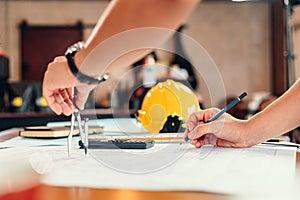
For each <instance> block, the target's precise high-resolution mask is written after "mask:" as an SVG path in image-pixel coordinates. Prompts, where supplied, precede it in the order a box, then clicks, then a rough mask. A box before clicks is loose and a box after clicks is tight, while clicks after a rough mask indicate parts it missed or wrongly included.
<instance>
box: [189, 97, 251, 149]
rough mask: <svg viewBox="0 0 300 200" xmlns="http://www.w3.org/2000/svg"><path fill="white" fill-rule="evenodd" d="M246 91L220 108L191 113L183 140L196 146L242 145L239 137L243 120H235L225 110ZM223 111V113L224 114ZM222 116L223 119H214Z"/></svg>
mask: <svg viewBox="0 0 300 200" xmlns="http://www.w3.org/2000/svg"><path fill="white" fill-rule="evenodd" d="M246 95H247V93H246V92H244V93H243V94H241V95H240V96H239V97H237V98H236V99H234V100H233V101H232V102H231V103H230V104H228V105H227V106H226V107H225V108H223V109H222V110H218V109H207V110H202V111H199V112H196V113H193V114H192V115H191V116H190V117H189V119H188V121H187V126H188V128H187V130H186V132H185V140H186V141H189V139H190V138H191V143H192V144H193V145H195V146H196V147H200V146H202V145H204V144H213V145H216V146H226V147H244V146H245V145H246V143H245V141H243V138H244V137H241V134H242V130H243V126H244V123H243V122H244V121H243V120H237V119H235V118H234V117H232V116H231V115H229V114H227V113H226V112H227V111H228V110H229V109H231V108H232V107H233V106H235V105H236V104H237V103H238V102H240V101H241V100H242V99H243V98H244V97H245V96H246ZM224 113H225V114H224ZM220 116H222V117H223V118H224V119H225V120H216V119H218V118H219V117H220Z"/></svg>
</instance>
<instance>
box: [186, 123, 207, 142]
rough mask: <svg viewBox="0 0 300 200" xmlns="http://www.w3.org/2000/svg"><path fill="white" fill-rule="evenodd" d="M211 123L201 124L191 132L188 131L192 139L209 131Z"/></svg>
mask: <svg viewBox="0 0 300 200" xmlns="http://www.w3.org/2000/svg"><path fill="white" fill-rule="evenodd" d="M209 127H210V124H199V125H198V126H197V127H195V128H194V130H192V131H191V132H189V133H188V137H189V138H190V139H192V140H193V139H197V138H200V137H202V136H203V135H206V134H207V133H208V130H209Z"/></svg>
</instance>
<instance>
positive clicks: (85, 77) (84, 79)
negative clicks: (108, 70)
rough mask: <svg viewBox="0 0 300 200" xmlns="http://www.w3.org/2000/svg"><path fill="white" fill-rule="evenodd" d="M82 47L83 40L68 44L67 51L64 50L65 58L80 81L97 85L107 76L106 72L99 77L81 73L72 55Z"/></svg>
mask: <svg viewBox="0 0 300 200" xmlns="http://www.w3.org/2000/svg"><path fill="white" fill-rule="evenodd" d="M83 48H84V42H82V41H81V42H77V43H75V44H73V45H72V46H70V47H69V48H68V49H67V51H66V52H65V57H66V58H67V61H68V65H69V68H70V70H71V72H72V73H73V74H74V76H75V77H76V78H77V80H79V82H81V83H86V84H88V85H97V84H99V83H101V82H103V81H105V80H106V79H107V78H108V74H104V75H103V76H101V77H98V78H95V77H92V76H88V75H86V74H83V73H81V72H80V71H79V70H78V68H77V66H76V64H75V62H74V55H75V54H76V53H77V52H78V51H80V50H81V49H83Z"/></svg>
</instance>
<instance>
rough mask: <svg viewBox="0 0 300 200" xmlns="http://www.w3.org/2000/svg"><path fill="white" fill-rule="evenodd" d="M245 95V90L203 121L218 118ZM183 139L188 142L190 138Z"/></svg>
mask: <svg viewBox="0 0 300 200" xmlns="http://www.w3.org/2000/svg"><path fill="white" fill-rule="evenodd" d="M245 96H247V92H243V94H241V95H240V96H238V97H237V98H235V99H234V100H233V101H232V102H231V103H230V104H228V105H227V106H225V107H224V108H223V109H222V110H220V112H218V113H217V114H216V115H214V116H213V117H212V118H210V119H209V120H208V121H206V122H205V123H209V122H212V121H215V120H216V119H218V118H219V117H220V116H221V115H223V114H224V113H225V112H227V111H228V110H229V109H231V108H232V107H233V106H235V105H236V104H237V103H238V102H240V101H241V100H242V99H243V98H244V97H245ZM184 140H185V141H186V142H188V141H189V140H190V139H189V138H188V137H186V138H184Z"/></svg>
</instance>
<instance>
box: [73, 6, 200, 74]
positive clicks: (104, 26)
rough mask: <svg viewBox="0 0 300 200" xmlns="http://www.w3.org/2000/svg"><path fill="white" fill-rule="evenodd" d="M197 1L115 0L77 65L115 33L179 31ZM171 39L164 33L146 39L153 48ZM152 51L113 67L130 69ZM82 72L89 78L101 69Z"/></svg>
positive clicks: (103, 54)
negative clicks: (121, 66)
mask: <svg viewBox="0 0 300 200" xmlns="http://www.w3.org/2000/svg"><path fill="white" fill-rule="evenodd" d="M198 2H199V0H147V1H144V0H139V1H136V0H113V1H112V2H111V3H110V4H109V6H108V7H107V9H106V10H105V12H104V13H103V15H102V16H101V18H100V19H99V21H98V23H97V25H96V27H95V29H94V30H93V32H92V34H91V35H90V37H89V38H88V40H87V41H86V48H85V49H84V50H83V51H80V52H78V53H77V54H76V56H75V63H76V64H77V66H81V64H82V62H83V61H84V59H85V58H86V57H87V56H88V55H89V54H90V53H91V51H92V50H94V49H95V48H96V47H97V46H98V45H99V44H101V43H102V42H103V41H105V40H107V39H108V38H110V37H111V36H113V35H115V34H118V33H121V32H124V31H127V30H131V29H135V28H142V27H157V28H167V29H176V28H177V27H178V26H179V25H180V24H181V23H182V21H183V20H184V18H185V17H186V16H187V15H188V14H189V13H190V12H191V10H192V9H193V8H194V7H195V5H196V4H197V3H198ZM170 36H171V35H168V34H165V35H160V37H152V38H149V37H147V40H151V41H149V43H150V42H151V44H152V45H153V46H159V45H160V44H161V43H162V42H163V41H165V40H166V39H167V38H168V37H170ZM126 42H130V41H126ZM114 45H115V44H114ZM114 48H118V46H114ZM100 50H101V49H100ZM102 51H103V52H101V53H100V55H99V57H98V62H101V59H102V58H105V53H107V52H106V50H105V49H103V50H102ZM149 51H150V50H149V49H147V50H140V51H136V52H133V53H130V54H128V55H127V56H123V57H122V62H117V61H116V62H113V64H112V65H113V66H110V68H117V67H120V65H123V66H128V65H130V64H132V63H133V62H134V61H136V60H137V59H139V58H141V57H142V56H144V55H146V53H148V52H149ZM120 56H121V55H120ZM90 64H91V65H92V64H93V63H90ZM98 64H99V63H98ZM105 64H106V63H105ZM82 70H84V72H85V73H87V74H89V75H97V74H98V72H99V70H102V69H97V68H96V67H84V68H83V69H82Z"/></svg>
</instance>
